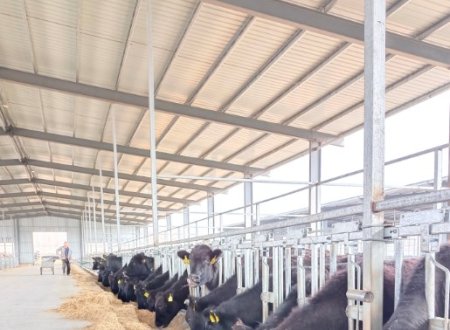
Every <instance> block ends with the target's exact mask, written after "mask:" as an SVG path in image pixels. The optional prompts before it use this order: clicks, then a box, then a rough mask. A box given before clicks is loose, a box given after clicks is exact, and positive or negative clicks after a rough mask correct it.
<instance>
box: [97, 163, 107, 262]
mask: <svg viewBox="0 0 450 330" xmlns="http://www.w3.org/2000/svg"><path fill="white" fill-rule="evenodd" d="M98 171H99V174H100V184H99V187H100V207H101V214H102V243H103V253H106V231H105V205H104V203H103V174H102V167H101V165H100V169H99V170H98Z"/></svg>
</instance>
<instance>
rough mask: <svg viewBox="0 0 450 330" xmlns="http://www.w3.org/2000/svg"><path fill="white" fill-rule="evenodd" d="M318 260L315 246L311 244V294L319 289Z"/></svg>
mask: <svg viewBox="0 0 450 330" xmlns="http://www.w3.org/2000/svg"><path fill="white" fill-rule="evenodd" d="M318 263H319V260H318V253H317V246H316V245H314V244H312V245H311V296H312V295H314V294H316V292H317V291H319V282H318V280H319V269H318V268H319V267H318V266H319V265H318Z"/></svg>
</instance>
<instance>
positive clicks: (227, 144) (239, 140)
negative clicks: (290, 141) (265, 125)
mask: <svg viewBox="0 0 450 330" xmlns="http://www.w3.org/2000/svg"><path fill="white" fill-rule="evenodd" d="M263 134H264V133H262V132H256V131H251V130H248V129H241V130H239V131H238V132H237V133H236V134H234V135H233V136H232V137H230V138H229V139H228V140H226V141H224V142H223V143H222V144H221V145H220V146H219V147H218V148H216V149H215V150H212V151H211V152H210V153H209V154H208V155H207V156H206V158H207V159H211V160H217V161H223V160H224V159H226V158H227V157H228V156H230V155H231V154H233V153H234V152H235V151H236V149H237V148H236V146H239V148H240V147H241V146H244V145H247V144H248V143H250V142H253V141H254V140H256V139H258V138H259V137H260V136H261V135H263Z"/></svg>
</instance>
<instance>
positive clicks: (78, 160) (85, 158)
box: [71, 147, 97, 167]
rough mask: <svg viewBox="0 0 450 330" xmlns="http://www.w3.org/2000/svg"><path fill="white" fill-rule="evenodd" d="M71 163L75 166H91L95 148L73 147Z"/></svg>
mask: <svg viewBox="0 0 450 330" xmlns="http://www.w3.org/2000/svg"><path fill="white" fill-rule="evenodd" d="M71 149H73V164H74V165H75V166H83V167H85V166H87V167H93V166H94V162H95V156H96V155H97V150H94V149H88V148H80V147H73V148H71Z"/></svg>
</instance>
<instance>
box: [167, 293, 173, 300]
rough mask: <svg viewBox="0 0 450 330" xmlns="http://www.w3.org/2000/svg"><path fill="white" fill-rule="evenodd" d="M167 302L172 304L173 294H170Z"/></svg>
mask: <svg viewBox="0 0 450 330" xmlns="http://www.w3.org/2000/svg"><path fill="white" fill-rule="evenodd" d="M167 301H168V302H172V301H173V296H172V294H171V293H169V296H168V297H167Z"/></svg>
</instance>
